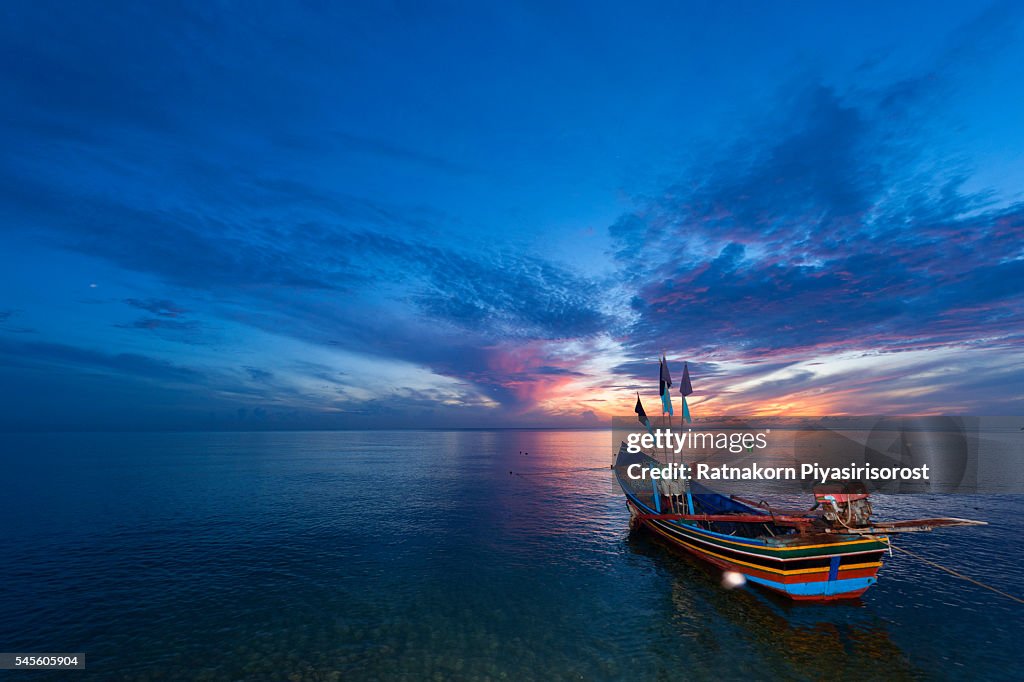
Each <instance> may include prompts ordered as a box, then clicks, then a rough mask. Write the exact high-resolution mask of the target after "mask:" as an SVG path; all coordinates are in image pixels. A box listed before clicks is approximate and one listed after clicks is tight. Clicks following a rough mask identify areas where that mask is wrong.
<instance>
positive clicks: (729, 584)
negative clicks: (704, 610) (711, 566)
mask: <svg viewBox="0 0 1024 682" xmlns="http://www.w3.org/2000/svg"><path fill="white" fill-rule="evenodd" d="M746 584H747V576H745V575H743V574H742V573H737V572H736V571H726V572H725V573H723V574H722V587H724V588H725V589H727V590H732V589H735V588H737V587H743V586H744V585H746Z"/></svg>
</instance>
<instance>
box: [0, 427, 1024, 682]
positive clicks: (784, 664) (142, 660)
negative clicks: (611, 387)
mask: <svg viewBox="0 0 1024 682" xmlns="http://www.w3.org/2000/svg"><path fill="white" fill-rule="evenodd" d="M610 441H611V438H610V435H609V434H607V433H601V432H519V431H503V432H484V431H464V432H392V433H380V432H372V433H371V432H368V433H352V432H344V433H241V434H238V433H232V434H226V433H219V434H207V433H203V434H54V435H12V434H7V435H0V452H2V458H3V459H2V465H3V477H2V483H0V519H2V535H0V651H38V652H42V651H47V652H54V651H69V652H70V651H76V652H79V651H80V652H85V653H86V654H87V656H88V658H87V660H88V670H86V671H85V672H64V673H50V674H47V673H25V672H17V673H13V672H12V673H7V675H8V676H9V677H11V678H12V679H33V680H34V679H104V680H106V679H110V680H178V679H189V680H193V679H194V680H362V679H387V680H390V679H397V680H442V679H443V680H447V679H457V680H517V681H518V680H531V679H535V680H552V679H574V680H578V679H587V680H591V679H644V680H660V679H681V678H687V679H703V678H717V677H721V678H737V677H741V676H742V677H744V678H753V679H763V678H766V677H772V676H776V677H782V678H788V679H822V678H832V679H883V678H884V679H913V678H928V679H961V678H965V677H972V678H973V677H984V678H989V679H1021V678H1024V665H1022V663H1021V661H1020V656H1019V646H1020V644H1019V642H1020V634H1021V632H1022V631H1024V627H1022V626H1024V607H1021V606H1020V605H1019V604H1016V603H1014V602H1012V601H1010V600H1008V599H1005V598H1003V597H1000V596H998V595H995V594H992V593H990V592H987V591H986V590H983V589H981V588H979V587H976V586H974V585H972V584H970V583H967V582H964V581H961V580H958V579H956V578H954V577H952V576H949V575H946V574H943V573H941V572H938V571H936V570H935V569H932V568H929V567H927V566H924V565H922V564H920V563H918V562H916V561H915V560H913V559H911V558H908V557H906V556H901V555H897V556H895V557H893V558H890V559H887V560H886V565H885V567H884V568H883V569H882V572H881V575H880V582H879V584H878V585H877V586H876V587H874V588H872V589H871V590H870V591H869V592H868V593H867V595H866V596H865V597H864V598H863V599H862V600H861V601H859V602H856V603H852V604H832V605H802V606H791V605H788V604H785V603H783V602H780V601H777V600H776V599H774V598H772V597H770V596H767V595H765V594H764V593H762V592H760V591H757V590H755V589H754V588H743V589H739V590H735V591H727V590H725V589H723V588H722V587H721V586H720V584H719V576H718V575H716V574H715V573H714V572H713V571H710V570H706V569H705V568H703V567H702V566H701V565H700V564H697V563H694V562H692V561H691V560H689V559H688V558H685V557H683V556H679V555H677V554H675V553H673V552H672V551H670V550H668V549H666V548H665V547H664V546H662V545H660V544H658V542H656V541H654V540H651V539H649V538H647V537H644V536H630V534H629V533H628V531H627V513H626V510H625V507H624V505H623V502H622V500H621V497H620V495H619V494H617V493H616V492H615V490H614V488H613V486H612V484H611V480H610V472H609V471H608V470H606V469H605V470H590V471H579V472H574V473H557V474H552V475H547V476H537V475H525V476H520V475H509V471H510V470H512V471H515V472H516V473H517V474H518V473H523V474H536V473H540V472H545V471H551V470H565V469H572V468H588V467H603V466H607V464H608V462H609V461H610V457H611V452H610V451H611V442H610ZM520 451H526V452H529V455H521V454H519V453H520ZM876 509H877V510H878V511H879V512H880V513H885V514H886V515H888V516H930V515H938V514H943V515H951V516H964V517H970V518H981V519H985V520H988V521H991V522H992V525H990V526H986V527H980V528H964V529H950V530H947V531H942V532H935V533H929V534H920V535H910V536H905V537H903V538H902V539H901V540H900V541H899V543H900V544H901V545H902V546H904V547H906V548H909V549H912V550H914V551H916V552H919V553H921V554H923V555H926V556H928V557H931V558H933V559H935V560H937V561H940V562H942V563H946V564H949V565H951V566H954V567H956V568H958V569H959V570H961V571H963V572H965V573H967V574H969V575H972V576H974V577H976V578H979V579H981V580H984V581H987V582H991V583H993V584H995V585H997V586H999V587H1001V588H1002V589H1005V590H1007V591H1009V592H1012V593H1020V592H1022V591H1024V589H1022V588H1024V569H1022V568H1021V566H1020V563H1021V560H1022V558H1024V557H1022V544H1021V542H1020V538H1021V537H1022V535H1024V521H1022V520H1021V519H1022V516H1024V499H1022V498H1021V497H1009V496H1001V497H992V496H988V497H981V496H979V497H971V498H967V497H952V496H934V497H930V498H921V497H915V498H914V499H909V498H907V497H891V498H886V499H884V500H878V501H876ZM0 674H2V673H0Z"/></svg>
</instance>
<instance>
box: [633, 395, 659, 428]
mask: <svg viewBox="0 0 1024 682" xmlns="http://www.w3.org/2000/svg"><path fill="white" fill-rule="evenodd" d="M633 411H634V412H636V418H637V420H639V422H640V423H641V424H643V425H644V426H646V427H647V432H648V433H650V434H651V435H652V436H653V435H654V429H652V428H651V420H650V419H648V418H647V413H646V412H644V406H643V405H642V404H640V394H639V393H637V394H636V407H634V408H633Z"/></svg>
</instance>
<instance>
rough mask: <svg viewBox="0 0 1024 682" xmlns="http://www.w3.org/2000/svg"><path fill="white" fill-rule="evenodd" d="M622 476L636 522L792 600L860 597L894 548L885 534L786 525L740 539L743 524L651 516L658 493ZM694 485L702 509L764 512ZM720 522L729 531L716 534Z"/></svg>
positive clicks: (673, 544)
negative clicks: (628, 482)
mask: <svg viewBox="0 0 1024 682" xmlns="http://www.w3.org/2000/svg"><path fill="white" fill-rule="evenodd" d="M616 468H618V467H616ZM617 478H618V481H619V483H620V485H621V487H622V489H623V492H624V493H625V495H626V504H627V507H628V508H629V511H630V514H631V516H632V520H633V523H634V524H637V525H640V526H642V527H644V528H646V529H649V530H650V531H651V532H653V533H654V534H656V535H657V536H659V537H660V538H662V539H664V540H665V541H666V542H668V543H670V544H671V545H672V546H674V547H678V548H680V549H683V550H685V551H687V552H688V553H690V554H692V555H693V556H696V557H697V558H699V559H702V560H704V561H706V562H708V563H709V564H712V565H714V566H716V567H718V568H720V569H722V570H723V571H734V572H736V573H741V574H743V575H744V576H745V577H746V579H747V580H749V581H750V582H752V583H755V584H758V585H762V586H764V587H766V588H768V589H770V590H773V591H775V592H777V593H779V594H782V595H785V596H786V597H789V598H791V599H799V600H812V601H829V600H835V599H852V598H855V597H859V596H860V595H862V594H863V593H864V592H865V591H866V590H867V589H868V588H869V587H871V586H872V585H874V584H875V582H876V581H877V574H878V569H879V568H881V566H882V556H883V555H884V554H885V553H886V552H887V551H888V550H889V544H888V538H887V537H885V536H871V537H864V536H860V535H838V534H832V533H822V532H816V533H804V534H797V533H791V534H786V533H787V530H786V529H776V531H777V532H775V535H771V534H768V533H766V534H765V535H764V536H759V537H741V536H738V535H736V534H730V532H731V531H735V529H736V528H737V527H738V526H739V525H740V524H720V523H714V522H712V523H707V522H701V523H703V526H702V525H700V524H699V523H698V522H696V521H689V520H677V519H658V518H650V516H652V515H657V514H660V512H661V509H660V508H659V507H660V505H659V503H658V501H655V500H654V499H653V498H654V494H653V492H648V493H647V494H646V495H644V494H643V493H642V492H638V490H637V489H636V488H631V487H630V486H628V485H626V484H624V483H623V480H622V478H621V477H617ZM692 487H693V488H694V489H695V490H697V491H699V492H696V493H694V495H693V498H694V504H695V505H697V506H698V507H699V506H701V505H704V506H705V508H704V509H702V510H699V513H722V512H726V513H744V514H748V515H749V514H764V510H762V509H757V508H754V507H749V506H747V505H744V504H742V503H740V502H737V501H735V500H732V499H730V498H727V497H725V496H722V495H719V494H717V493H715V492H713V491H710V490H708V489H706V488H703V487H701V486H698V485H697V484H692ZM642 498H643V499H642ZM652 507H653V508H652ZM765 521H766V525H770V516H768V515H765ZM752 525H754V526H755V527H759V526H760V524H752ZM716 526H718V527H719V528H718V529H719V530H722V531H726V532H717V531H716V530H714V528H715V527H716ZM747 529H748V530H749V529H750V526H747Z"/></svg>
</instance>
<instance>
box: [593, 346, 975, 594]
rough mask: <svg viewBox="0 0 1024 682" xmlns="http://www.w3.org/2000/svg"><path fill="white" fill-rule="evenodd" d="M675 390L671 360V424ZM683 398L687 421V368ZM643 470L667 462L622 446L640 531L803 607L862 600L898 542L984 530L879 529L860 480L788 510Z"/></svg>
mask: <svg viewBox="0 0 1024 682" xmlns="http://www.w3.org/2000/svg"><path fill="white" fill-rule="evenodd" d="M670 386H671V379H670V378H669V376H668V370H667V364H666V361H665V360H664V358H663V359H662V369H661V391H662V404H663V405H664V406H665V407H666V411H667V412H668V413H669V414H670V415H671V403H670V402H668V400H669V399H668V397H667V389H668V387H670ZM680 392H681V393H682V394H683V401H684V402H683V412H684V415H685V416H686V418H687V420H689V409H688V407H687V405H686V402H685V400H686V396H687V395H689V393H692V387H691V386H690V380H689V371H688V369H687V370H685V373H684V378H683V385H682V386H681V389H680ZM636 412H637V415H638V418H639V421H640V423H641V424H643V425H644V426H646V427H647V428H648V430H650V429H651V425H650V421H649V420H648V418H647V416H646V414H645V413H644V410H643V407H642V405H641V403H640V398H639V395H638V396H637V406H636ZM631 450H632V451H631ZM637 450H639V451H637ZM636 465H639V467H640V469H641V470H642V469H648V470H650V469H657V468H661V467H664V466H665V463H664V462H663V461H660V460H658V459H657V458H656V457H654V456H652V455H651V454H648V453H646V452H644V451H643V450H642V449H638V448H636V447H633V448H630V447H627V444H626V442H622V443H621V445H620V447H619V450H618V452H617V453H616V455H615V459H614V464H613V465H612V468H613V469H614V472H615V478H616V480H617V481H618V483H619V485H620V486H621V488H622V491H623V493H624V494H625V496H626V506H627V508H628V509H629V513H630V525H631V527H632V528H635V529H645V530H649V531H650V532H652V533H654V534H655V535H657V536H658V537H660V538H662V539H664V540H665V541H666V542H668V543H669V544H670V545H672V546H673V547H677V548H680V549H682V550H685V551H686V552H688V553H690V554H692V555H693V556H695V557H697V558H698V559H701V560H703V561H705V562H707V563H709V564H711V565H713V566H715V567H717V568H719V569H721V570H723V571H726V572H729V574H730V575H731V576H732V577H733V578H734V579H735V580H736V581H738V582H743V581H744V579H745V580H746V581H750V582H751V583H754V584H757V585H761V586H763V587H765V588H768V589H770V590H772V591H774V592H776V593H778V594H781V595H784V596H785V597H788V598H791V599H795V600H809V601H830V600H838V599H852V598H856V597H859V596H860V595H862V594H863V593H864V592H865V591H866V590H867V589H868V588H870V587H871V586H872V585H874V584H875V582H876V581H877V580H878V570H879V569H880V568H881V567H882V559H883V557H884V556H885V554H887V553H889V554H891V550H890V544H889V543H890V537H889V536H890V535H892V534H895V533H904V532H919V531H929V530H932V529H933V528H940V527H949V526H969V525H984V522H981V521H971V520H967V519H955V518H931V519H917V520H912V521H872V519H871V514H872V508H871V502H870V495H869V493H868V490H867V488H866V487H865V486H864V484H863V483H861V482H857V481H842V482H830V483H827V484H824V485H818V486H815V487H814V489H813V495H814V501H815V504H814V506H813V507H811V508H810V509H807V510H803V511H784V510H779V509H774V508H772V507H771V506H770V505H768V504H767V503H763V502H753V501H751V500H748V499H744V498H741V497H738V496H735V495H731V496H727V495H723V494H720V493H718V492H715V491H714V490H712V489H711V488H709V487H707V486H705V485H703V484H702V483H700V482H698V481H695V480H686V479H683V478H676V479H661V480H659V479H657V478H656V477H654V476H653V475H652V476H642V477H635V476H631V475H629V473H628V472H630V471H633V472H634V473H635V472H636V471H637V468H636ZM631 467H632V469H631ZM739 576H742V578H741V577H739Z"/></svg>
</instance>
